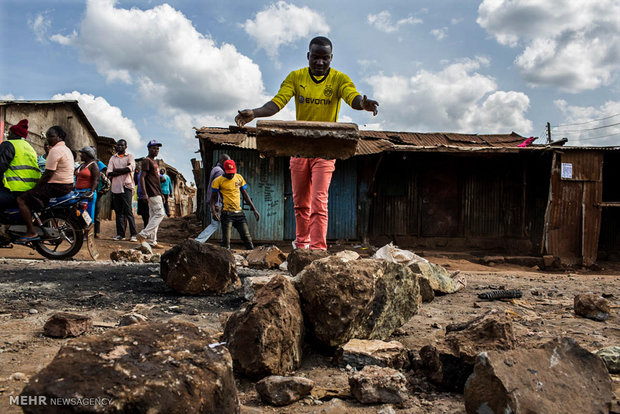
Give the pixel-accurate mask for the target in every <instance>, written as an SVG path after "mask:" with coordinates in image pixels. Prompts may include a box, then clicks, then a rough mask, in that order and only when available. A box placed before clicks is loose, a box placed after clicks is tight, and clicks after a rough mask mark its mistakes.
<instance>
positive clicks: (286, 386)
mask: <svg viewBox="0 0 620 414" xmlns="http://www.w3.org/2000/svg"><path fill="white" fill-rule="evenodd" d="M312 388H314V381H312V380H309V379H308V378H303V377H282V376H277V375H272V376H270V377H265V378H263V379H262V380H260V381H259V382H257V383H256V391H257V392H258V395H260V397H261V399H262V400H263V401H264V402H266V403H267V404H271V405H276V406H283V405H288V404H292V403H294V402H295V401H298V400H300V399H302V398H304V397H305V396H306V395H308V394H310V391H312Z"/></svg>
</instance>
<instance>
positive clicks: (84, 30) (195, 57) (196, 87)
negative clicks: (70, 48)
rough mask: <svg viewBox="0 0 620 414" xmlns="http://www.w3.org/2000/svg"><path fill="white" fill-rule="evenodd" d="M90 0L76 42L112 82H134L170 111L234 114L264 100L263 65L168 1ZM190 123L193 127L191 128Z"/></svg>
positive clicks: (151, 100)
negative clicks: (143, 6) (122, 3)
mask: <svg viewBox="0 0 620 414" xmlns="http://www.w3.org/2000/svg"><path fill="white" fill-rule="evenodd" d="M115 5H116V1H115V0H89V1H88V3H87V7H86V13H85V16H84V19H83V21H82V23H81V26H80V30H79V35H78V39H76V40H75V42H74V44H75V45H76V46H78V47H79V48H80V50H81V52H82V55H83V59H84V60H85V61H87V62H92V63H94V64H95V65H96V67H97V70H98V71H99V72H100V73H101V74H103V75H104V76H106V77H107V79H108V81H121V82H124V83H127V84H135V85H137V87H138V90H139V91H140V92H141V94H142V98H143V100H145V101H147V102H149V103H150V104H152V105H154V106H156V107H159V109H160V110H161V111H162V113H164V114H169V113H170V112H176V111H180V112H182V113H187V114H190V115H197V114H204V113H210V114H212V115H220V116H221V115H224V114H226V115H228V116H229V117H230V116H232V115H234V113H235V112H236V109H238V108H240V107H246V106H252V105H256V104H259V103H263V102H264V101H265V96H264V91H263V89H264V87H263V82H262V76H261V72H260V70H259V68H258V66H257V65H256V64H255V63H254V62H252V60H251V59H249V58H248V57H246V56H243V55H242V54H240V53H239V52H238V51H237V50H236V48H235V47H234V46H233V45H231V44H226V43H224V44H222V45H220V46H218V45H216V43H215V41H214V40H213V39H211V38H210V37H208V36H205V35H202V34H201V33H199V32H198V31H197V30H196V29H195V28H194V26H193V25H192V22H191V21H190V20H188V19H187V18H186V17H185V16H184V15H183V14H182V13H181V12H179V11H178V10H175V9H174V8H172V7H171V6H169V5H168V4H162V5H159V6H156V7H154V8H152V9H148V10H140V9H137V8H132V9H122V8H117V7H115ZM188 128H189V129H191V126H188Z"/></svg>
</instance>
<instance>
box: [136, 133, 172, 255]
mask: <svg viewBox="0 0 620 414" xmlns="http://www.w3.org/2000/svg"><path fill="white" fill-rule="evenodd" d="M161 145H162V144H161V143H160V142H158V141H156V140H151V141H149V143H148V144H146V147H147V148H148V150H149V155H148V156H146V157H145V158H144V159H143V160H142V166H141V167H142V174H140V184H141V187H142V191H144V192H145V193H146V196H147V197H148V202H149V221H148V223H147V225H146V227H145V228H144V229H143V230H142V231H141V232H140V233H138V241H139V242H140V243H144V242H147V243H148V244H150V245H151V246H154V247H155V246H157V230H158V229H159V224H160V223H161V221H162V220H163V219H164V217H166V211H165V210H164V195H163V194H162V192H161V181H160V177H159V166H158V165H157V161H155V157H157V155H158V154H159V149H160V148H161Z"/></svg>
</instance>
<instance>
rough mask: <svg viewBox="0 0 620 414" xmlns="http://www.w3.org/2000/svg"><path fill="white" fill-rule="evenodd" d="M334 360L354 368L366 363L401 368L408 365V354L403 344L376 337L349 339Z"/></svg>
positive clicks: (363, 365)
mask: <svg viewBox="0 0 620 414" xmlns="http://www.w3.org/2000/svg"><path fill="white" fill-rule="evenodd" d="M334 360H335V362H336V363H337V364H338V365H340V366H342V367H344V366H347V365H349V366H351V367H353V368H355V369H362V368H364V367H365V366H366V365H377V366H380V367H388V368H394V369H403V368H407V367H408V365H409V356H408V355H407V350H406V349H405V347H404V346H403V344H401V343H400V342H398V341H390V342H385V341H379V340H376V339H375V340H367V339H351V340H350V341H349V342H347V343H346V344H345V345H343V346H342V347H340V348H339V349H338V351H337V352H336V355H335V358H334Z"/></svg>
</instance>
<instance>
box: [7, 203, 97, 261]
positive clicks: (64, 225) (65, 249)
mask: <svg viewBox="0 0 620 414" xmlns="http://www.w3.org/2000/svg"><path fill="white" fill-rule="evenodd" d="M90 198H92V195H89V194H85V193H83V192H77V191H72V192H70V193H69V194H66V195H64V196H62V197H55V198H51V199H50V201H49V203H48V205H47V206H46V207H45V208H43V209H39V210H37V211H32V216H33V219H34V225H35V229H36V231H37V234H38V235H39V237H40V239H38V240H33V241H29V242H25V243H19V244H21V245H24V246H29V247H30V248H32V249H35V250H36V251H37V252H39V253H40V254H41V255H42V256H44V257H47V258H48V259H58V260H64V259H70V258H72V257H73V256H75V255H76V254H77V253H78V252H79V251H80V249H81V248H82V245H83V244H84V236H85V235H87V236H89V238H90V234H91V233H92V232H91V231H90V229H91V227H92V225H93V220H92V218H91V217H90V215H89V214H88V212H87V211H86V207H87V205H88V201H89V199H90ZM26 231H27V230H26V225H25V224H24V221H23V220H22V216H21V214H20V213H19V210H18V209H6V210H4V211H0V248H12V247H13V244H15V241H16V240H18V239H19V238H21V237H23V236H25V234H26Z"/></svg>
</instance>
